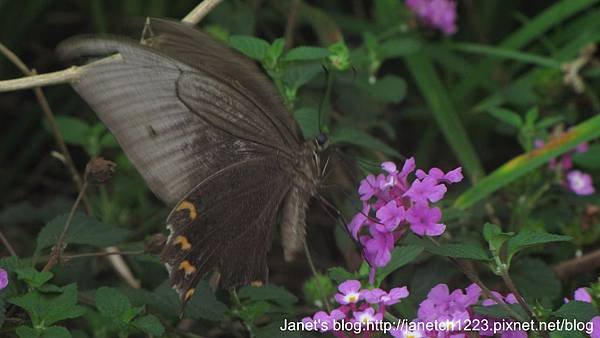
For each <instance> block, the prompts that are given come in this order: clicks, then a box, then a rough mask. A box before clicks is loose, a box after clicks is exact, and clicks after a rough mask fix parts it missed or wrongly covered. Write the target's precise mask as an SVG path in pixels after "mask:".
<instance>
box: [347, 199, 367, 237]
mask: <svg viewBox="0 0 600 338" xmlns="http://www.w3.org/2000/svg"><path fill="white" fill-rule="evenodd" d="M370 209H371V206H370V205H369V204H368V203H363V209H362V212H359V213H357V214H356V215H355V216H354V218H353V219H352V221H350V223H348V230H350V233H352V237H354V239H358V232H359V231H360V228H361V227H362V226H363V225H364V224H365V222H367V220H368V217H367V215H368V214H369V210H370Z"/></svg>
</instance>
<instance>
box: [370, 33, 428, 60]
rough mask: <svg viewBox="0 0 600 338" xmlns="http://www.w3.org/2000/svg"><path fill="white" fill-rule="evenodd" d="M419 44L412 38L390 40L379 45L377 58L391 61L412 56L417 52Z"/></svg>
mask: <svg viewBox="0 0 600 338" xmlns="http://www.w3.org/2000/svg"><path fill="white" fill-rule="evenodd" d="M420 46H421V43H420V42H419V40H416V39H413V38H392V39H388V40H385V41H384V42H382V43H381V44H380V45H379V56H380V57H381V58H382V59H384V60H385V59H391V58H396V57H400V56H405V55H409V54H412V53H414V52H416V51H417V50H419V48H420Z"/></svg>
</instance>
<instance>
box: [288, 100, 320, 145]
mask: <svg viewBox="0 0 600 338" xmlns="http://www.w3.org/2000/svg"><path fill="white" fill-rule="evenodd" d="M294 118H295V119H296V121H297V122H298V124H299V125H300V129H302V135H304V138H305V139H308V138H310V137H315V136H317V135H319V112H318V111H317V109H315V108H312V107H302V108H300V109H297V110H295V111H294Z"/></svg>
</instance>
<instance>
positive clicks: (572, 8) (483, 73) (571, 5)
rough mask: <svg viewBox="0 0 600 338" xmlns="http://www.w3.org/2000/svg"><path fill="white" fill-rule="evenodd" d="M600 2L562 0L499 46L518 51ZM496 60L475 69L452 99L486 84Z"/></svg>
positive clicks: (490, 60)
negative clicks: (549, 30)
mask: <svg viewBox="0 0 600 338" xmlns="http://www.w3.org/2000/svg"><path fill="white" fill-rule="evenodd" d="M598 1H599V0H562V1H560V2H557V3H556V4H554V5H552V6H550V7H549V8H547V9H546V10H544V11H543V12H542V13H540V14H538V15H537V16H536V17H535V18H533V19H532V20H531V21H530V22H529V23H528V24H526V25H524V26H523V27H522V28H521V29H519V30H517V31H515V32H514V33H513V34H511V35H509V36H508V37H507V38H505V39H504V40H503V41H502V42H501V43H500V44H499V45H498V46H499V47H500V48H508V49H512V50H518V49H521V48H523V47H524V46H525V45H527V44H528V43H530V42H532V41H534V40H535V39H537V38H539V37H540V36H541V35H542V34H544V33H545V32H546V31H547V30H548V29H550V28H552V27H554V26H555V25H557V24H559V23H561V22H562V21H564V20H566V19H568V18H569V17H571V16H573V15H575V14H577V13H578V12H580V11H582V10H584V9H586V8H588V7H590V6H591V5H593V4H595V3H597V2H598ZM495 62H496V61H495V60H493V59H489V58H488V59H484V60H483V61H481V62H480V63H479V64H478V65H476V66H475V67H474V70H473V72H472V73H471V76H469V77H467V78H465V80H464V81H463V82H462V83H461V84H459V85H458V86H456V88H455V89H454V90H453V95H452V97H458V98H460V97H464V96H466V95H467V94H468V93H470V92H471V91H473V89H475V87H477V86H478V85H479V84H480V83H485V82H487V81H488V78H489V71H490V70H491V69H492V68H493V67H494V65H495Z"/></svg>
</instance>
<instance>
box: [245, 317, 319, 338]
mask: <svg viewBox="0 0 600 338" xmlns="http://www.w3.org/2000/svg"><path fill="white" fill-rule="evenodd" d="M282 323H283V322H282V321H278V322H274V323H269V324H267V325H265V326H262V327H260V328H258V329H256V331H255V332H254V333H255V334H256V338H273V337H280V338H306V337H309V336H305V335H302V334H300V332H298V331H291V330H286V331H282V330H281V329H279V327H280V326H281V325H282ZM311 337H312V336H311Z"/></svg>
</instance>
